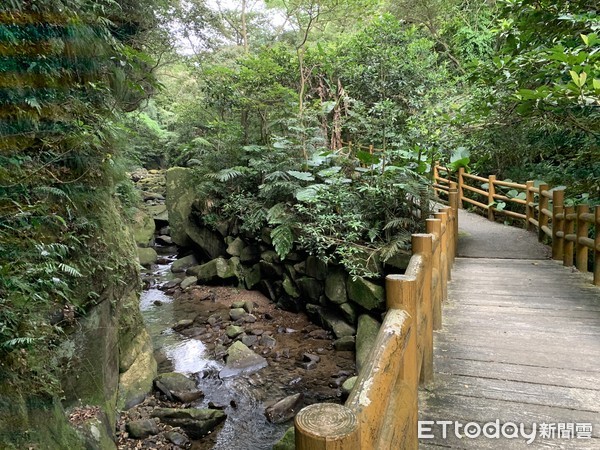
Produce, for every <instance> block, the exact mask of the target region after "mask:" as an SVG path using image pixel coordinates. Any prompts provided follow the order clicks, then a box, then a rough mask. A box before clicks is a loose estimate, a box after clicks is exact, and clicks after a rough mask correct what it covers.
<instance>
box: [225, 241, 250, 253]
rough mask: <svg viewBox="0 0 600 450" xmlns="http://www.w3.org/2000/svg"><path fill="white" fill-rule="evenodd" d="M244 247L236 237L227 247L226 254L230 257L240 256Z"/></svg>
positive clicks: (244, 244)
mask: <svg viewBox="0 0 600 450" xmlns="http://www.w3.org/2000/svg"><path fill="white" fill-rule="evenodd" d="M245 247H246V243H245V242H244V241H243V240H242V238H240V237H236V238H235V239H234V240H233V241H232V242H231V243H230V244H229V245H228V246H227V250H226V252H227V254H228V255H231V256H240V255H241V254H242V250H244V248H245Z"/></svg>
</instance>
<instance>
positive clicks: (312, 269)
mask: <svg viewBox="0 0 600 450" xmlns="http://www.w3.org/2000/svg"><path fill="white" fill-rule="evenodd" d="M306 275H308V276H309V277H312V278H316V279H317V280H321V281H322V280H325V278H327V264H326V263H324V262H323V261H321V260H320V259H319V258H317V257H316V256H313V255H311V256H309V257H308V258H306Z"/></svg>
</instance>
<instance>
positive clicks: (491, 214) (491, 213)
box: [488, 175, 496, 222]
mask: <svg viewBox="0 0 600 450" xmlns="http://www.w3.org/2000/svg"><path fill="white" fill-rule="evenodd" d="M495 182H496V175H490V176H489V177H488V220H491V221H492V222H493V221H494V206H493V205H494V202H495V201H496V199H495V198H494V195H496V187H495V186H494V183H495Z"/></svg>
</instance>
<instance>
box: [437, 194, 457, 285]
mask: <svg viewBox="0 0 600 450" xmlns="http://www.w3.org/2000/svg"><path fill="white" fill-rule="evenodd" d="M440 211H441V212H442V213H446V232H445V233H444V253H445V254H446V280H448V281H450V280H451V279H452V263H453V261H454V249H453V248H452V245H453V243H454V240H453V238H452V234H453V233H454V223H453V222H452V220H453V217H452V208H450V207H449V206H445V207H444V208H441V209H440Z"/></svg>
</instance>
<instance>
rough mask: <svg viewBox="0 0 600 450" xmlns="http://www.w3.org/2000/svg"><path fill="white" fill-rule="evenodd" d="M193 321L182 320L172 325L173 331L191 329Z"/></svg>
mask: <svg viewBox="0 0 600 450" xmlns="http://www.w3.org/2000/svg"><path fill="white" fill-rule="evenodd" d="M193 323H194V321H193V320H192V319H183V320H180V321H179V322H177V323H176V324H175V325H173V330H174V331H181V330H183V329H185V328H188V327H191V326H192V324H193Z"/></svg>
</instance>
